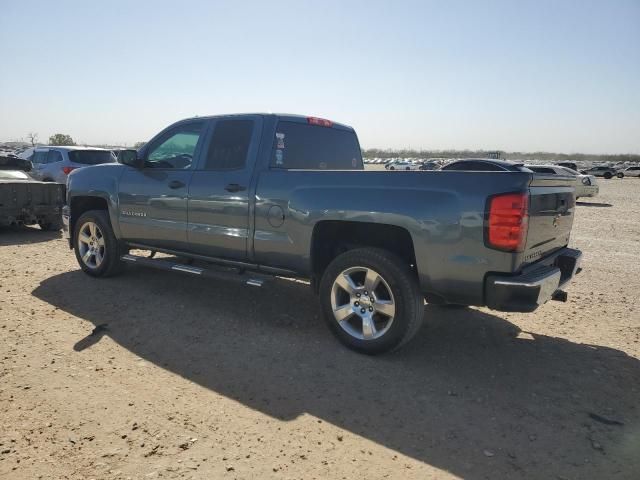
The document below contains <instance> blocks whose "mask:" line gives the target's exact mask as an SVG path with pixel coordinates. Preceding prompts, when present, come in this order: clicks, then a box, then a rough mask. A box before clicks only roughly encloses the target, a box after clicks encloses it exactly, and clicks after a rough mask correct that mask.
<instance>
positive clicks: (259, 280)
mask: <svg viewBox="0 0 640 480" xmlns="http://www.w3.org/2000/svg"><path fill="white" fill-rule="evenodd" d="M120 259H121V260H123V261H124V262H127V263H135V264H137V265H143V266H145V267H153V268H159V269H160V270H173V271H175V272H183V273H190V274H192V275H201V276H203V277H208V278H214V279H216V280H222V281H232V282H239V283H244V284H245V285H251V286H252V287H261V286H262V285H263V284H264V282H265V281H266V280H268V279H269V278H270V277H267V276H264V275H258V274H246V273H240V272H238V271H224V270H216V269H214V268H200V267H194V266H191V265H184V264H182V263H176V262H171V261H169V260H160V259H155V258H150V257H141V256H139V255H131V254H127V255H122V257H120Z"/></svg>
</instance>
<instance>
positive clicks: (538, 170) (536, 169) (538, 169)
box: [527, 167, 558, 175]
mask: <svg viewBox="0 0 640 480" xmlns="http://www.w3.org/2000/svg"><path fill="white" fill-rule="evenodd" d="M527 168H528V169H529V170H531V171H533V172H536V173H550V174H551V175H557V174H558V172H556V171H555V170H554V169H553V168H547V167H527Z"/></svg>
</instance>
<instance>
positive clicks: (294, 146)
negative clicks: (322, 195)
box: [271, 122, 363, 170]
mask: <svg viewBox="0 0 640 480" xmlns="http://www.w3.org/2000/svg"><path fill="white" fill-rule="evenodd" d="M273 144H274V147H273V152H272V153H271V167H272V168H299V169H306V170H361V169H362V168H363V166H362V153H361V152H360V146H359V145H358V139H357V137H356V134H355V133H354V132H353V131H349V130H341V129H338V128H331V127H319V126H314V125H307V124H304V123H295V122H280V123H279V124H278V127H277V129H276V138H275V139H274V142H273Z"/></svg>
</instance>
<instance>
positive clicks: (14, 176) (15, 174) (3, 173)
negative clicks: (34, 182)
mask: <svg viewBox="0 0 640 480" xmlns="http://www.w3.org/2000/svg"><path fill="white" fill-rule="evenodd" d="M0 180H29V176H28V175H27V174H26V173H24V172H20V171H18V170H0Z"/></svg>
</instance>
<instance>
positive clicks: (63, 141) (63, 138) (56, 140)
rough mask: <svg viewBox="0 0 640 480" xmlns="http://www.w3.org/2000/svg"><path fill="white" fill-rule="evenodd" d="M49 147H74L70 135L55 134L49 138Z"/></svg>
mask: <svg viewBox="0 0 640 480" xmlns="http://www.w3.org/2000/svg"><path fill="white" fill-rule="evenodd" d="M49 145H75V143H74V141H73V138H71V135H67V134H65V133H56V134H55V135H51V136H50V137H49Z"/></svg>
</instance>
